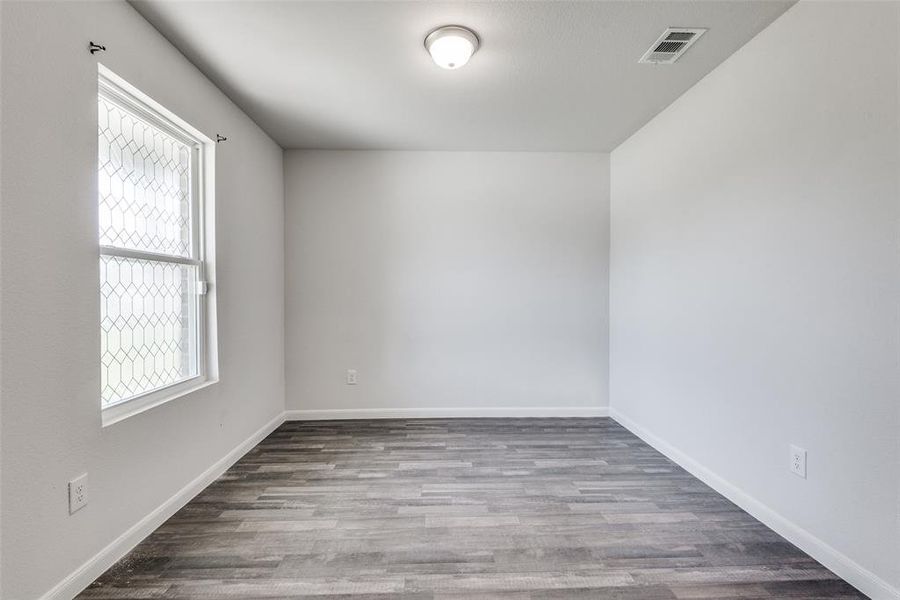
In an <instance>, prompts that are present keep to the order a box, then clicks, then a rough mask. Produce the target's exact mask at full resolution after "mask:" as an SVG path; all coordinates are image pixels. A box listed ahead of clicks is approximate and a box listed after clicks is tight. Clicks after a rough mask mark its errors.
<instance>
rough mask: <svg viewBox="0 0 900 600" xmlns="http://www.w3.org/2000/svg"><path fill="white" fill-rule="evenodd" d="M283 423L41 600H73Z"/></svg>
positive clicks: (275, 422) (241, 447) (239, 449)
mask: <svg viewBox="0 0 900 600" xmlns="http://www.w3.org/2000/svg"><path fill="white" fill-rule="evenodd" d="M282 423H284V413H281V414H279V415H278V416H277V417H275V418H274V419H272V420H271V421H269V422H268V423H266V424H265V425H263V426H262V427H261V428H260V429H259V430H257V431H256V433H254V434H253V435H251V436H250V437H249V438H247V439H246V440H244V441H243V442H241V443H240V444H238V445H237V446H236V447H235V448H234V449H233V450H231V452H229V453H228V454H226V455H225V456H224V457H223V458H221V459H220V460H218V461H216V462H215V463H214V464H213V465H212V466H211V467H209V468H208V469H207V470H205V471H204V472H203V473H201V474H200V475H199V476H198V477H197V478H196V479H194V480H193V481H191V482H190V483H189V484H187V485H186V486H184V487H183V488H182V489H181V490H179V491H178V492H176V493H175V495H173V496H172V497H171V498H169V499H168V500H166V501H165V502H164V503H163V504H162V505H160V506H159V507H158V508H156V509H155V510H154V511H153V512H151V513H150V514H148V515H147V516H146V517H144V518H143V519H141V520H140V521H138V522H137V523H135V524H134V525H133V526H132V527H131V528H130V529H128V530H127V531H126V532H125V533H123V534H122V535H120V536H119V537H117V538H116V539H115V540H113V541H112V542H111V543H110V544H109V545H107V546H106V547H105V548H103V550H101V551H100V552H98V553H97V554H96V555H94V556H93V557H92V558H90V559H89V560H88V561H87V562H85V563H84V564H83V565H81V566H80V567H78V568H77V569H76V570H75V571H73V572H72V573H70V574H69V575H68V576H67V577H66V578H65V579H63V580H62V581H60V582H59V583H58V584H56V585H55V586H54V587H53V589H51V590H50V591H49V592H47V593H46V594H44V595H43V596H41V598H40V600H71V599H72V598H74V597H75V596H77V595H78V594H79V593H80V592H81V591H82V590H84V589H85V588H86V587H87V586H89V585H90V584H91V582H93V581H94V580H95V579H97V578H98V577H100V575H102V574H103V573H104V572H105V571H106V570H107V569H108V568H110V567H111V566H113V565H114V564H115V563H116V561H118V560H119V559H120V558H122V557H123V556H125V555H126V554H128V553H129V552H131V550H133V549H134V547H135V546H137V545H138V544H139V543H140V542H141V541H143V540H144V538H146V537H147V536H148V535H150V534H151V533H153V530H155V529H156V528H157V527H159V526H160V525H162V524H163V523H164V522H165V521H166V519H168V518H169V517H171V516H172V515H173V514H175V513H176V512H177V511H178V510H179V509H180V508H181V507H183V506H184V505H185V504H187V503H188V502H189V501H190V500H191V499H193V498H194V497H195V496H196V495H197V494H199V493H200V492H201V491H203V489H204V488H205V487H206V486H208V485H209V484H211V483H212V482H213V481H215V480H216V479H218V478H219V477H220V476H221V475H222V474H223V473H224V472H225V471H227V470H228V469H229V467H231V466H232V465H233V464H234V463H236V462H237V461H238V460H239V459H240V458H241V457H242V456H244V455H245V454H247V452H249V451H250V450H251V449H252V448H253V447H254V446H256V445H257V444H258V443H260V442H261V441H262V440H263V439H264V438H265V437H266V436H267V435H269V434H270V433H272V432H273V431H275V429H276V428H277V427H278V426H279V425H281V424H282Z"/></svg>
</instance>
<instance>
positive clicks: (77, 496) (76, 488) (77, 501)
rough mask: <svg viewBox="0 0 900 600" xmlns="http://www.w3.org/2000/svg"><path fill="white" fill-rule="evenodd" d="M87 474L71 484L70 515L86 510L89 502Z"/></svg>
mask: <svg viewBox="0 0 900 600" xmlns="http://www.w3.org/2000/svg"><path fill="white" fill-rule="evenodd" d="M87 486H88V476H87V473H85V474H84V475H81V476H79V477H76V478H75V479H73V480H72V481H70V482H69V514H70V515H71V514H74V513H75V511H77V510H80V509H82V508H84V505H85V504H87V501H88V495H87V494H88V487H87Z"/></svg>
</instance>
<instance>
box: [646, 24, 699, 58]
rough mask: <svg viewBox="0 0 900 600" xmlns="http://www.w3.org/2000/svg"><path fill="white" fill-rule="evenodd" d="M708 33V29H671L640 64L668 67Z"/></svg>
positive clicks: (657, 41)
mask: <svg viewBox="0 0 900 600" xmlns="http://www.w3.org/2000/svg"><path fill="white" fill-rule="evenodd" d="M704 33H706V29H690V28H685V27H669V28H668V29H666V30H665V31H664V32H663V34H662V35H661V36H659V39H657V40H656V41H655V42H653V45H652V46H650V49H649V50H647V52H645V53H644V55H643V56H642V57H641V60H639V61H638V62H640V63H651V64H655V65H668V64H672V63H673V62H675V61H676V60H678V59H679V58H680V57H681V55H682V54H684V53H685V51H686V50H687V49H688V48H690V47H691V45H692V44H693V43H694V42H696V41H697V40H698V39H700V36H701V35H703V34H704Z"/></svg>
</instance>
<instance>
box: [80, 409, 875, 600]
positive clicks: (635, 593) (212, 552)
mask: <svg viewBox="0 0 900 600" xmlns="http://www.w3.org/2000/svg"><path fill="white" fill-rule="evenodd" d="M79 598H80V599H81V600H104V599H106V600H118V599H132V600H133V599H144V598H147V599H149V598H162V599H185V598H198V599H199V598H203V599H219V598H221V599H235V598H239V599H241V600H254V599H273V598H292V599H296V598H329V599H337V598H353V599H360V598H371V599H407V600H411V599H422V600H450V599H462V598H466V599H476V598H485V599H486V598H497V599H503V600H538V599H573V600H578V599H587V598H591V599H611V600H612V599H614V600H673V599H679V600H680V599H705V600H709V599H715V598H723V599H724V598H732V599H738V598H739V599H743V600H747V599H754V598H755V599H771V598H791V599H797V598H806V599H813V598H818V599H824V598H830V599H834V598H843V599H847V598H865V596H863V595H862V594H860V593H859V592H857V591H855V590H854V589H853V588H852V587H851V586H850V585H849V584H847V583H845V582H844V581H842V580H841V579H839V578H838V577H837V576H835V575H834V574H833V573H831V572H830V571H828V570H827V569H825V568H824V567H823V566H821V565H820V564H819V563H817V562H816V561H814V560H813V559H812V558H810V557H809V556H807V555H806V554H804V553H803V552H801V551H800V550H798V549H797V548H796V547H794V546H793V545H791V544H790V543H788V542H787V541H785V540H784V539H783V538H781V537H779V536H778V535H777V534H775V533H774V532H772V531H771V530H770V529H768V528H766V527H765V526H764V525H762V524H761V523H760V522H758V521H756V520H755V519H754V518H752V517H751V516H749V515H748V514H747V513H745V512H744V511H742V510H741V509H739V508H738V507H737V506H735V505H734V504H732V503H731V502H729V501H728V500H726V499H725V498H723V497H722V496H720V495H719V494H717V493H716V492H714V491H713V490H711V489H710V488H709V487H707V486H706V485H704V484H703V483H701V482H700V481H699V480H697V479H696V478H694V477H692V476H691V475H690V474H688V473H687V472H686V471H684V470H683V469H681V468H680V467H678V466H677V465H675V464H674V463H672V462H671V461H669V460H668V459H666V458H665V457H664V456H662V455H661V454H659V453H658V452H656V451H655V450H653V449H652V448H651V447H650V446H648V445H647V444H645V443H644V442H643V441H641V440H640V439H638V438H637V437H635V436H634V435H633V434H631V433H630V432H628V431H627V430H626V429H624V428H623V427H621V426H620V425H618V424H617V423H616V422H614V421H612V420H611V419H606V418H597V419H397V420H365V421H327V422H326V421H318V422H287V423H285V424H284V425H282V426H281V427H279V428H278V429H277V430H276V431H275V432H273V433H272V434H271V435H270V436H268V437H267V438H266V439H265V440H263V441H262V442H261V443H260V444H259V445H258V446H257V447H255V448H254V449H253V450H251V451H250V452H249V453H248V454H247V455H246V456H244V457H243V458H242V459H241V460H240V461H238V462H237V463H236V464H235V465H234V466H233V467H232V468H231V469H229V470H228V472H227V473H225V474H224V475H223V476H222V477H221V478H219V479H218V480H217V481H215V482H214V483H213V484H212V485H210V486H209V487H208V488H206V489H205V490H204V491H203V492H201V493H200V494H199V495H198V496H197V497H196V498H194V499H193V500H192V501H191V502H190V503H188V504H187V505H186V506H185V507H184V508H182V509H181V510H180V511H178V512H177V513H176V514H175V515H174V516H173V517H172V518H171V519H169V520H168V521H167V522H166V523H164V524H163V525H162V526H161V527H159V528H158V529H157V530H156V531H155V532H154V533H153V534H151V535H150V536H149V537H148V538H147V539H146V540H144V541H143V542H142V543H141V544H140V545H138V546H137V548H135V550H134V551H133V552H131V553H130V554H129V555H128V556H126V557H125V558H123V559H122V560H121V561H119V563H117V564H116V565H115V566H113V567H112V568H111V569H110V570H109V571H107V572H106V573H105V574H104V575H103V576H101V577H100V578H99V579H97V581H95V582H94V583H93V584H91V586H89V587H88V588H87V589H86V590H85V591H84V592H82V594H81V595H80V596H79Z"/></svg>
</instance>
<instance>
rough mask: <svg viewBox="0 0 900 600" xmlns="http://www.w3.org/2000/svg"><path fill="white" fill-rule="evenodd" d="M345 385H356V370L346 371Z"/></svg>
mask: <svg viewBox="0 0 900 600" xmlns="http://www.w3.org/2000/svg"><path fill="white" fill-rule="evenodd" d="M347 385H356V369H347Z"/></svg>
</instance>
